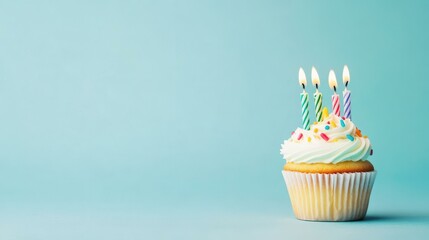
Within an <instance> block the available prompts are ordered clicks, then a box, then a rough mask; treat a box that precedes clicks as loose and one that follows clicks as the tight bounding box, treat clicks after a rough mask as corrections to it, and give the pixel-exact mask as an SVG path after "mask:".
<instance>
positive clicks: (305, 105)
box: [298, 68, 310, 130]
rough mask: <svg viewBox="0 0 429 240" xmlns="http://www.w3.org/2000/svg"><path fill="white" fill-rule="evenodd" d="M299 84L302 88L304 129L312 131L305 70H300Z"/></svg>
mask: <svg viewBox="0 0 429 240" xmlns="http://www.w3.org/2000/svg"><path fill="white" fill-rule="evenodd" d="M298 78H299V84H300V85H301V86H302V93H301V94H300V97H301V114H302V128H303V129H305V130H310V113H309V111H308V93H307V92H306V91H305V85H306V84H307V79H306V77H305V73H304V70H303V69H302V68H300V69H299V74H298Z"/></svg>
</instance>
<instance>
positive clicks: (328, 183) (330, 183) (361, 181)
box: [282, 171, 376, 221]
mask: <svg viewBox="0 0 429 240" xmlns="http://www.w3.org/2000/svg"><path fill="white" fill-rule="evenodd" d="M282 173H283V177H284V179H285V182H286V186H287V190H288V192H289V197H290V200H291V203H292V208H293V211H294V213H295V217H296V218H297V219H300V220H307V221H355V220H361V219H363V218H364V217H365V215H366V211H367V209H368V203H369V198H370V195H371V190H372V186H373V184H374V180H375V176H376V171H372V172H354V173H334V174H324V173H301V172H293V171H282Z"/></svg>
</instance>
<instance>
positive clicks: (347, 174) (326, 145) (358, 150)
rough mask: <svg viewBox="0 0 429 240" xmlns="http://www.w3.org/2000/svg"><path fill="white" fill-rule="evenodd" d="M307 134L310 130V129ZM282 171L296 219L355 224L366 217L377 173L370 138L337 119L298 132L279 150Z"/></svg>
mask: <svg viewBox="0 0 429 240" xmlns="http://www.w3.org/2000/svg"><path fill="white" fill-rule="evenodd" d="M307 129H308V128H307ZM280 153H281V154H282V155H283V157H284V159H285V160H286V164H285V165H284V169H283V171H282V173H283V177H284V180H285V182H286V186H287V190H288V192H289V197H290V200H291V203H292V208H293V211H294V214H295V216H296V218H297V219H300V220H309V221H353V220H361V219H363V218H364V217H365V215H366V212H367V209H368V203H369V198H370V194H371V189H372V186H373V184H374V180H375V176H376V172H375V171H374V166H373V165H372V164H371V162H369V161H368V157H369V156H370V155H372V147H371V143H370V140H369V138H368V137H367V136H364V135H362V133H361V131H360V130H359V129H358V128H357V127H356V126H355V124H354V123H353V122H352V121H351V120H350V119H348V118H344V117H339V116H337V115H335V114H330V115H328V116H325V118H324V119H323V120H322V121H320V122H316V123H314V124H313V125H311V126H310V127H309V130H304V129H302V128H297V129H296V130H295V131H294V132H293V133H292V136H291V137H290V138H289V139H288V140H285V141H284V143H283V144H282V145H281V150H280Z"/></svg>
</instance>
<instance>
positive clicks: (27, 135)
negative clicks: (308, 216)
mask: <svg viewBox="0 0 429 240" xmlns="http://www.w3.org/2000/svg"><path fill="white" fill-rule="evenodd" d="M428 10H429V4H428V3H427V2H426V3H425V2H424V1H377V3H375V1H92V3H88V1H79V2H78V1H73V2H72V1H68V2H66V1H62V2H61V3H60V1H8V2H6V1H2V2H1V3H0V149H1V150H0V238H1V239H2V240H5V239H262V238H263V239H286V238H287V239H298V238H312V239H316V237H317V239H336V238H338V239H344V237H347V239H362V236H364V237H365V239H373V238H374V239H375V238H377V239H383V238H385V239H391V238H392V237H399V238H404V237H410V234H411V233H412V234H413V235H411V236H412V237H411V238H412V239H419V238H420V239H423V238H424V237H425V236H426V237H427V234H429V207H428V205H427V203H428V201H429V192H428V190H429V188H428V183H429V175H428V174H427V171H428V167H429V159H428V158H427V151H428V147H427V144H428V140H427V136H428V133H429V131H428V127H427V122H428V117H429V114H428V107H427V100H426V95H427V94H428V89H429V80H428V79H427V78H428V61H427V59H428V58H427V56H428V54H429V45H428V42H429V32H428V31H429V29H428V26H427V23H428V22H429V15H428V14H427V12H428ZM344 64H348V65H349V67H350V73H351V83H350V90H352V98H353V104H352V110H353V119H354V121H355V123H356V124H357V125H358V126H359V127H360V128H361V129H362V131H363V132H364V133H365V134H368V135H369V136H370V138H371V140H372V143H373V146H374V154H375V155H374V156H373V157H372V158H371V160H372V162H373V163H374V165H375V167H376V169H377V170H378V172H379V175H378V179H377V180H376V183H375V186H374V191H373V195H372V199H371V203H370V208H369V211H368V220H367V221H363V222H354V223H310V222H301V221H297V220H295V219H294V218H293V214H292V210H291V206H290V202H289V199H288V195H287V192H286V188H285V185H284V182H283V179H282V176H281V173H280V171H281V169H282V166H283V164H284V160H282V158H281V156H280V155H279V148H280V143H281V142H282V141H283V140H284V139H285V138H288V137H289V134H290V132H291V131H292V130H294V129H295V128H296V127H297V126H299V125H300V105H299V93H300V91H301V89H300V87H299V85H298V79H297V76H298V69H299V67H301V66H302V67H303V68H304V69H305V71H306V73H307V77H308V78H309V76H310V68H311V66H312V65H314V66H316V67H317V69H318V71H319V74H320V76H321V80H322V86H321V90H322V92H323V93H324V96H325V98H324V104H325V105H328V106H329V104H330V102H329V98H330V95H331V93H332V91H331V90H329V88H328V84H327V76H328V71H329V70H330V69H331V68H332V69H334V70H335V71H336V73H337V78H338V80H341V72H342V67H343V65H344ZM342 89H343V88H342V84H341V87H340V90H341V91H342ZM308 90H309V92H313V91H314V89H313V88H311V87H309V89H308ZM310 107H311V108H313V105H310ZM312 114H313V113H312ZM311 116H312V118H313V119H314V117H313V115H311Z"/></svg>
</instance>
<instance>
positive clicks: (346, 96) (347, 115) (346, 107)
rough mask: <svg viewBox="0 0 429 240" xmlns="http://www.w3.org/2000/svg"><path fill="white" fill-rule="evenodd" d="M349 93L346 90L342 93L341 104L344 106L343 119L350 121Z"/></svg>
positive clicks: (350, 101)
mask: <svg viewBox="0 0 429 240" xmlns="http://www.w3.org/2000/svg"><path fill="white" fill-rule="evenodd" d="M350 96H351V92H350V91H349V90H348V89H344V91H343V104H344V117H345V118H349V119H350V120H351V119H352V110H351V104H352V100H351V97H350Z"/></svg>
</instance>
